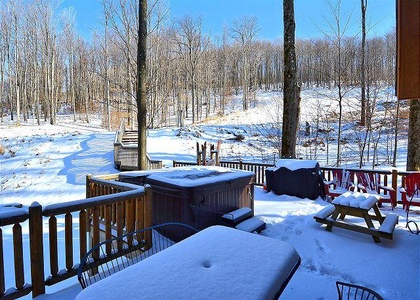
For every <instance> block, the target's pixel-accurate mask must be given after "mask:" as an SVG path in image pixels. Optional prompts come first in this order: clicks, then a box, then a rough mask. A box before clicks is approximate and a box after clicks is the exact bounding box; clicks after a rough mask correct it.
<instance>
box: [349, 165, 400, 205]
mask: <svg viewBox="0 0 420 300" xmlns="http://www.w3.org/2000/svg"><path fill="white" fill-rule="evenodd" d="M356 177H357V188H358V189H359V190H361V191H362V192H363V193H369V194H375V195H378V196H379V197H380V199H379V201H378V205H379V206H382V203H390V204H391V206H392V208H394V207H396V206H397V192H396V191H395V190H394V189H393V188H392V187H389V186H385V185H381V180H380V177H379V174H378V173H371V172H363V171H359V172H356Z"/></svg>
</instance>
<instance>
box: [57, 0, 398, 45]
mask: <svg viewBox="0 0 420 300" xmlns="http://www.w3.org/2000/svg"><path fill="white" fill-rule="evenodd" d="M167 1H168V3H169V5H170V12H171V18H172V19H176V18H181V17H183V16H185V15H190V16H201V17H202V20H203V31H204V32H206V33H207V32H211V33H212V35H213V36H215V35H221V33H222V32H223V27H224V26H227V27H228V26H230V25H231V24H232V21H233V20H235V19H239V18H241V17H242V16H245V15H246V16H256V17H257V18H258V22H259V27H260V31H259V37H260V38H262V39H267V40H274V39H276V38H281V37H282V35H283V25H282V22H283V0H167ZM330 1H331V2H333V3H335V2H336V0H330ZM62 6H63V7H68V6H73V7H74V8H75V10H76V14H77V28H78V31H79V33H80V34H82V36H85V37H86V36H89V35H90V34H89V31H90V28H93V27H95V26H97V21H98V20H99V19H100V14H101V13H100V11H101V5H100V2H99V0H63V3H62ZM342 14H343V15H344V14H346V15H349V14H351V15H352V20H351V22H350V25H351V27H350V29H349V31H348V34H349V35H353V34H357V33H358V32H359V28H360V21H359V20H360V0H342ZM367 15H368V16H367V21H368V27H369V28H370V31H369V34H370V35H383V34H385V33H387V32H389V31H391V29H392V28H394V27H395V0H368V11H367ZM324 16H325V17H327V18H328V17H330V16H331V13H330V10H329V8H328V6H327V0H295V17H296V37H297V38H302V39H306V38H317V37H322V36H323V34H322V33H321V31H320V29H319V27H320V28H323V29H325V30H327V31H328V26H327V25H326V21H325V17H324Z"/></svg>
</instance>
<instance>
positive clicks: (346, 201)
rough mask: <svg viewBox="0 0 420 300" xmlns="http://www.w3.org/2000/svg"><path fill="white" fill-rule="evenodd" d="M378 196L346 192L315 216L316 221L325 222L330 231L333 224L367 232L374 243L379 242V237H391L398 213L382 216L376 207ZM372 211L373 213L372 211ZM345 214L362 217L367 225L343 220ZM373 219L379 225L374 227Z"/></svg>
mask: <svg viewBox="0 0 420 300" xmlns="http://www.w3.org/2000/svg"><path fill="white" fill-rule="evenodd" d="M378 201H379V196H378V195H372V194H368V193H359V192H346V193H344V194H342V195H341V196H339V197H337V198H335V199H334V200H333V201H332V202H331V204H332V205H328V206H326V207H325V208H323V209H322V210H321V211H319V212H318V213H317V214H316V215H315V216H314V218H315V220H316V221H317V222H318V223H323V224H326V225H327V227H326V228H325V229H326V230H328V231H331V230H332V228H333V227H334V226H336V227H340V228H344V229H348V230H352V231H356V232H360V233H364V234H369V235H371V236H372V238H373V240H374V241H375V243H380V242H381V240H380V238H386V239H390V240H392V239H393V232H394V229H395V226H396V224H397V223H398V215H396V214H392V213H391V214H388V215H387V216H385V217H384V216H382V214H381V212H380V211H379V207H378ZM372 212H373V213H372ZM346 216H354V217H360V218H363V219H364V220H365V222H366V225H367V227H365V226H361V225H358V224H356V223H354V222H350V221H345V220H344V219H345V217H346ZM373 221H378V222H379V224H380V226H379V228H378V229H376V228H375V225H374V224H373Z"/></svg>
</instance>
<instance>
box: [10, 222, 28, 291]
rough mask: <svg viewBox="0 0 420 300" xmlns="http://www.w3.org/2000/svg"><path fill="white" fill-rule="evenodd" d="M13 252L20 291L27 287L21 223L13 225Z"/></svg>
mask: <svg viewBox="0 0 420 300" xmlns="http://www.w3.org/2000/svg"><path fill="white" fill-rule="evenodd" d="M13 251H14V256H15V259H14V261H15V284H16V289H17V290H20V289H22V288H23V287H24V285H25V273H24V268H23V244H22V226H21V225H20V224H19V223H18V224H15V225H13Z"/></svg>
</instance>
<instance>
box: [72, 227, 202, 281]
mask: <svg viewBox="0 0 420 300" xmlns="http://www.w3.org/2000/svg"><path fill="white" fill-rule="evenodd" d="M174 230H176V231H183V232H187V233H188V234H187V235H193V234H195V233H197V232H198V230H197V229H195V228H194V227H191V226H189V225H186V224H182V223H164V224H160V225H156V226H152V227H148V228H145V229H141V230H138V231H134V232H130V233H127V234H124V235H121V236H118V237H114V238H112V239H109V240H106V241H103V242H101V243H99V244H97V245H95V246H94V247H93V248H92V249H91V250H90V251H89V252H88V253H86V255H84V256H83V258H82V260H81V262H80V265H79V268H78V270H77V279H78V280H79V283H80V285H81V286H82V288H83V289H84V288H86V287H87V286H89V285H91V284H93V283H95V282H97V281H99V280H101V279H104V278H106V277H108V276H110V275H112V274H114V273H116V272H118V271H121V270H122V269H125V268H127V267H128V266H130V265H133V264H135V263H138V262H140V261H142V260H144V259H146V258H148V257H150V256H152V255H154V254H156V253H158V252H160V251H162V250H164V249H166V248H168V247H170V246H172V245H174V244H175V243H176V242H174V241H172V240H171V239H169V238H168V236H170V235H171V233H172V232H173V231H174Z"/></svg>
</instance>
